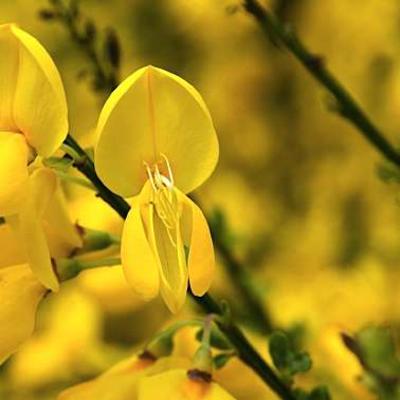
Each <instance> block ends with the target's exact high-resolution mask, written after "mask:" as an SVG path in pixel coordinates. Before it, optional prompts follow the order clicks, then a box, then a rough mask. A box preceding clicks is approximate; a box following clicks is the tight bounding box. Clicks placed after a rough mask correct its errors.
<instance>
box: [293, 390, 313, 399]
mask: <svg viewBox="0 0 400 400" xmlns="http://www.w3.org/2000/svg"><path fill="white" fill-rule="evenodd" d="M293 394H294V397H295V398H296V400H309V397H308V393H307V392H306V391H305V390H303V389H299V388H296V389H294V390H293Z"/></svg>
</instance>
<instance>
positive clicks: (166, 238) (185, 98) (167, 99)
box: [95, 66, 218, 312]
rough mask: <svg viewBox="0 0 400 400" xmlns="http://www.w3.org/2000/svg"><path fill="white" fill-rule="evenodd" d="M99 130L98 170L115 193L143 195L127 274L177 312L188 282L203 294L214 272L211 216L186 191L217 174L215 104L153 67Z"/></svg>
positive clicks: (130, 83)
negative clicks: (212, 113)
mask: <svg viewBox="0 0 400 400" xmlns="http://www.w3.org/2000/svg"><path fill="white" fill-rule="evenodd" d="M97 134H98V143H97V147H96V151H95V165H96V171H97V173H98V175H99V176H100V178H101V179H102V180H103V181H104V183H105V184H106V185H107V186H108V187H109V188H110V189H111V190H113V191H114V192H116V193H118V194H120V195H122V196H125V197H130V196H134V195H137V196H136V197H135V198H134V200H133V202H132V210H131V211H130V213H129V215H128V217H127V220H126V222H125V225H124V230H123V235H122V246H121V253H122V254H121V255H122V264H123V268H124V273H125V276H126V279H127V280H128V282H129V283H130V284H131V286H132V287H133V288H134V290H135V291H136V292H137V293H138V294H139V295H141V296H142V297H143V298H145V299H151V298H153V297H155V296H156V295H157V294H158V292H159V291H160V292H161V295H162V297H163V299H164V301H165V303H166V304H167V306H168V307H169V309H170V310H171V311H172V312H177V311H178V310H179V309H180V308H181V307H182V305H183V303H184V300H185V296H186V290H187V285H188V280H189V282H190V286H191V289H192V291H193V293H194V294H195V295H198V296H201V295H203V294H204V293H205V292H206V291H207V290H208V288H209V286H210V284H211V280H212V277H213V271H214V251H213V245H212V241H211V236H210V232H209V228H208V225H207V222H206V220H205V217H204V215H203V213H202V212H201V210H200V209H199V208H198V207H197V206H196V205H195V204H194V203H193V202H192V201H191V200H190V199H189V198H188V197H187V196H186V195H185V193H188V192H190V191H192V190H194V189H195V188H197V187H198V186H199V185H201V184H202V183H203V182H204V181H205V180H206V179H207V178H208V177H209V176H210V174H211V173H212V171H213V170H214V168H215V165H216V163H217V160H218V141H217V136H216V133H215V129H214V126H213V123H212V120H211V117H210V114H209V112H208V110H207V107H206V105H205V103H204V101H203V99H202V98H201V96H200V94H199V93H198V92H197V91H196V89H194V88H193V87H192V86H191V85H190V84H188V83H187V82H186V81H184V80H183V79H181V78H180V77H178V76H176V75H173V74H171V73H169V72H167V71H164V70H161V69H159V68H155V67H151V66H148V67H144V68H142V69H140V70H138V71H136V72H135V73H133V74H132V75H131V76H129V77H128V78H127V79H126V80H125V81H124V82H123V83H122V84H121V85H120V86H119V87H118V88H117V89H116V90H115V91H114V92H113V93H112V94H111V96H110V97H109V99H108V100H107V102H106V104H105V105H104V108H103V110H102V112H101V115H100V118H99V122H98V127H97ZM185 247H187V248H188V249H189V253H188V257H187V260H186V254H185Z"/></svg>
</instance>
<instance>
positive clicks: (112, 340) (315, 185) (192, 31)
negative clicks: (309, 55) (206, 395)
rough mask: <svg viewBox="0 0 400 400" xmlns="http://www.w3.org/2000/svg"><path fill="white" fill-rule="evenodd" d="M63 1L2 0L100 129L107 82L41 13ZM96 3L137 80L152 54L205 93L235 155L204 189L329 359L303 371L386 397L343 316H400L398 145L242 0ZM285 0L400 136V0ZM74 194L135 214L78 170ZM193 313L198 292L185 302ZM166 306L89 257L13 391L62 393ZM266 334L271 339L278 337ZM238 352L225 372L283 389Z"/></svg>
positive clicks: (81, 217)
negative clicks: (393, 166) (265, 30)
mask: <svg viewBox="0 0 400 400" xmlns="http://www.w3.org/2000/svg"><path fill="white" fill-rule="evenodd" d="M47 4H48V3H47V2H46V1H39V0H14V1H12V2H8V1H2V2H0V22H1V23H5V22H16V23H18V24H19V25H20V26H21V27H22V28H23V29H25V30H27V31H28V32H30V33H31V34H33V35H34V36H35V37H37V38H38V39H39V40H40V41H41V43H42V44H43V45H44V46H45V47H46V48H47V49H48V51H49V53H50V54H51V55H52V56H53V58H54V60H55V62H56V64H57V66H58V68H59V70H60V72H61V75H62V78H63V81H64V83H65V88H66V93H67V98H68V103H69V109H70V122H71V133H72V134H73V135H74V136H75V137H76V138H78V139H79V140H80V141H81V143H82V144H84V145H85V146H92V145H93V143H94V138H93V129H94V127H95V124H96V121H97V117H98V113H99V110H100V107H101V105H102V103H103V101H104V96H102V95H101V94H100V95H99V93H96V92H95V91H93V90H92V89H91V87H90V84H89V82H88V80H87V79H82V78H81V79H78V76H79V75H82V71H84V70H86V69H88V68H89V66H88V63H87V59H86V58H85V55H84V54H82V52H81V51H80V50H79V49H78V48H77V47H76V45H75V44H74V43H73V41H71V40H70V38H69V35H68V32H67V31H66V30H65V29H64V28H63V27H62V26H61V25H60V24H59V23H57V22H47V21H43V20H41V19H40V18H39V17H38V11H39V10H40V9H42V8H45V7H46V6H47ZM80 6H81V11H82V13H84V14H85V15H86V16H88V17H90V18H91V19H93V20H94V21H95V23H96V25H97V27H98V28H99V29H105V28H106V27H109V26H112V27H113V28H114V29H115V30H116V32H117V34H118V37H119V39H120V43H121V48H122V68H121V76H120V78H121V79H123V78H124V77H126V76H127V75H128V74H129V73H130V72H132V71H133V70H135V69H137V68H138V67H141V66H143V65H147V64H152V65H155V66H158V67H162V68H164V69H167V70H170V71H172V72H174V73H176V74H178V75H180V76H182V77H183V78H185V79H186V80H188V81H189V82H191V83H192V84H193V85H194V86H195V87H196V88H197V89H198V90H199V91H200V93H202V95H203V97H204V99H205V101H206V103H207V104H208V106H209V109H210V111H211V115H212V117H213V120H214V123H215V126H216V128H217V132H218V135H219V140H220V153H221V154H220V162H219V165H218V167H217V170H216V172H215V173H214V175H213V176H212V178H211V179H210V180H209V181H208V182H207V183H206V184H205V185H204V186H203V187H202V188H201V189H200V190H199V197H200V199H201V203H202V205H203V207H204V208H205V209H206V210H207V211H208V212H209V213H212V212H213V211H214V210H216V209H218V210H220V211H221V212H222V213H223V215H224V216H225V219H226V221H227V223H228V224H229V227H230V232H231V233H232V238H231V241H232V248H233V249H234V251H235V252H236V253H237V255H238V257H240V259H241V260H242V261H243V264H244V265H246V266H247V268H248V270H249V272H250V274H249V275H251V280H252V284H254V286H255V290H257V291H259V292H260V293H261V297H262V298H263V301H264V305H265V308H266V310H268V312H269V313H270V314H271V318H272V321H273V323H274V324H275V325H276V326H279V327H283V328H286V329H289V328H290V327H292V326H295V325H298V326H301V327H302V329H303V331H304V336H303V340H304V342H303V347H304V348H306V349H307V350H309V351H310V352H311V354H312V358H313V360H314V367H313V370H312V372H311V373H310V374H308V375H307V378H305V379H304V382H302V384H304V385H305V386H307V385H310V384H316V383H326V384H327V385H328V386H329V387H330V389H331V392H332V396H333V398H334V399H341V400H350V399H368V398H374V397H373V396H371V395H370V394H367V391H366V390H365V388H364V387H363V386H362V384H361V383H359V382H358V381H357V376H358V375H359V374H360V371H361V368H360V366H359V365H358V363H357V361H356V359H355V358H354V356H352V355H351V354H350V353H349V352H348V351H347V350H346V349H345V348H344V346H343V344H342V343H341V341H340V338H339V333H340V332H348V333H353V332H356V331H357V330H359V329H361V328H363V327H365V326H367V325H369V324H378V323H385V324H386V323H389V324H391V325H392V326H394V327H397V328H398V327H399V326H400V324H399V322H400V297H399V292H400V273H399V271H400V270H399V267H400V229H399V224H400V209H399V205H398V186H397V185H396V183H393V182H389V183H388V182H384V181H383V180H382V179H381V178H380V177H379V176H378V173H377V170H378V164H382V160H381V159H380V157H379V156H378V155H377V153H376V152H375V150H374V149H372V148H371V147H370V146H369V145H368V144H367V143H366V142H365V140H363V138H362V137H361V136H360V135H359V134H358V132H356V131H355V129H354V128H352V127H351V126H350V125H349V124H348V123H346V122H345V121H344V120H341V119H340V118H339V117H338V116H337V115H336V114H335V113H333V112H331V111H329V106H330V104H331V99H330V98H329V96H328V94H327V93H326V92H325V91H324V90H323V89H321V88H320V87H319V86H318V85H317V84H316V83H315V82H314V81H313V80H312V79H311V78H310V76H309V75H308V74H307V72H305V71H304V70H303V69H302V67H301V66H299V64H298V63H297V62H296V61H295V60H294V59H293V57H291V56H290V55H288V54H287V53H286V52H285V51H282V50H281V49H277V48H276V47H274V46H273V45H272V44H271V43H269V42H268V41H267V40H266V38H265V37H264V35H263V34H262V33H261V31H260V28H259V27H258V26H257V24H256V22H255V21H253V19H252V18H250V17H249V16H248V15H246V14H245V12H244V11H242V10H241V9H240V8H239V2H238V1H234V0H219V1H215V0H151V1H150V0H113V1H110V0H108V1H107V0H82V1H81V2H80ZM268 6H270V7H273V8H274V10H275V11H276V12H277V13H278V14H279V15H280V17H281V18H282V19H284V20H285V21H288V22H290V23H291V24H292V25H293V26H294V27H295V29H296V30H297V31H298V33H299V36H300V37H301V38H303V39H304V41H305V43H306V44H307V45H308V46H309V47H310V48H311V49H313V51H315V52H316V53H317V54H320V55H321V56H322V57H323V58H324V60H325V62H326V64H327V65H328V67H329V68H330V69H331V70H332V71H333V72H334V74H335V75H336V76H337V77H339V78H340V80H341V81H342V82H343V83H344V84H345V86H346V87H347V88H348V89H349V90H350V91H351V93H353V94H354V95H355V97H356V98H357V99H358V100H359V102H360V103H361V104H362V105H363V107H364V108H365V109H366V111H367V112H368V114H369V115H370V116H371V117H372V119H373V120H374V121H376V123H377V124H378V126H380V127H382V129H383V131H384V132H386V134H387V135H388V137H389V138H390V140H392V142H394V143H396V142H399V137H398V136H397V132H399V131H400V8H399V7H398V1H397V0H384V1H383V0H363V1H362V0H353V1H348V0H325V1H318V0H275V1H273V2H269V4H268ZM133 112H134V110H133ZM66 193H67V195H68V199H69V201H70V208H71V215H73V217H74V219H75V220H77V221H78V222H79V223H80V224H82V225H84V226H88V227H90V228H97V229H103V230H109V231H112V232H113V233H116V234H118V233H119V232H120V229H121V226H122V223H121V221H120V220H119V219H118V217H117V216H116V215H115V214H114V212H113V211H112V210H109V209H108V208H107V206H106V205H104V204H102V203H101V200H99V199H96V198H94V196H93V194H92V192H86V191H85V190H84V189H82V188H76V187H71V186H68V187H66ZM218 269H219V274H218V278H217V280H216V283H215V285H214V287H213V290H212V292H213V293H215V294H216V296H217V297H226V298H228V299H229V298H230V299H232V306H233V308H234V309H235V308H237V313H238V315H239V316H241V317H242V318H243V321H244V323H246V313H247V311H248V310H247V311H246V310H245V309H241V307H240V304H239V303H238V304H236V301H235V299H236V297H235V296H234V288H233V287H232V285H229V284H227V283H226V282H227V279H225V274H226V272H224V268H223V266H222V265H220V266H219V268H218ZM191 313H192V309H191V307H190V305H188V306H187V308H186V309H185V311H184V312H183V314H182V315H180V316H179V317H181V318H183V317H184V316H185V315H189V314H191ZM166 315H167V313H166V312H165V309H164V305H162V304H161V302H154V303H151V304H143V303H142V302H141V301H139V300H138V299H136V298H135V297H134V296H133V295H132V294H131V292H130V291H129V289H128V288H127V286H126V284H125V283H124V280H123V278H122V273H121V271H120V269H119V268H118V267H115V268H113V269H102V270H100V271H92V272H89V273H85V274H83V275H82V276H81V277H79V278H78V279H75V280H74V281H71V282H68V283H67V284H66V285H65V286H64V287H63V289H62V291H61V294H60V296H54V298H53V296H49V297H48V298H47V299H46V302H45V304H44V306H43V307H42V309H41V314H40V318H39V321H38V329H37V332H36V333H35V335H34V336H33V337H32V339H31V340H30V341H29V342H28V343H26V344H25V345H24V346H23V348H22V349H21V351H20V352H19V353H18V354H17V355H15V356H14V357H13V358H12V359H11V360H10V361H9V362H8V363H7V364H6V365H5V366H3V367H2V369H1V370H0V371H1V372H0V398H1V399H3V398H4V399H7V400H17V399H18V400H19V399H21V400H22V399H24V400H31V399H32V400H33V399H52V398H55V397H54V396H55V393H57V392H58V391H60V390H61V389H62V388H64V387H66V386H69V385H71V384H73V383H76V382H79V381H82V380H83V379H85V378H88V377H92V376H95V375H96V374H98V373H99V372H100V371H102V370H104V369H105V368H106V367H108V366H110V365H112V364H113V363H114V362H115V361H117V360H119V359H120V358H121V357H122V356H124V355H126V354H129V352H130V351H131V349H133V348H135V346H138V345H139V344H140V343H141V342H142V341H143V340H144V339H145V338H146V337H148V336H149V335H151V334H154V333H155V332H156V331H157V329H159V328H160V327H161V326H162V325H163V324H165V323H166V320H165V318H166ZM248 329H249V332H250V333H251V326H248ZM251 334H252V335H254V340H255V342H256V343H257V345H258V348H259V349H260V351H262V352H263V353H265V352H266V350H267V340H266V339H265V338H262V337H260V336H259V335H258V334H256V333H254V332H253V333H251ZM182 340H186V339H184V338H183V339H182ZM237 364H238V363H237V362H236V361H233V362H232V363H231V364H229V365H228V367H227V368H226V370H222V371H221V372H219V374H220V376H219V379H220V380H221V382H223V384H224V386H225V387H226V388H227V389H228V390H231V392H232V394H233V395H236V397H237V398H238V399H243V400H258V399H260V400H263V399H273V398H274V397H273V395H272V394H270V392H269V391H268V390H266V389H264V387H263V385H262V383H261V382H260V381H259V380H258V379H257V378H256V377H255V376H252V375H251V374H250V373H249V372H248V371H245V367H242V366H240V365H237ZM243 371H245V372H243ZM243 373H246V375H244V376H243V375H239V374H243ZM247 375H249V377H248V378H247ZM250 375H251V376H250ZM236 376H243V378H242V379H241V380H240V382H238V380H236V379H235V377H236ZM370 396H371V397H370Z"/></svg>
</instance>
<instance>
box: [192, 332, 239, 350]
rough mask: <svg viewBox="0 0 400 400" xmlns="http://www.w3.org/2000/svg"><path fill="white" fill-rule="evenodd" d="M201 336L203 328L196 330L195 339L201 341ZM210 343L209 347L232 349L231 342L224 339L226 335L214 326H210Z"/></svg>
mask: <svg viewBox="0 0 400 400" xmlns="http://www.w3.org/2000/svg"><path fill="white" fill-rule="evenodd" d="M202 337H203V329H200V330H199V331H197V332H196V339H197V340H198V341H199V342H201V339H202ZM210 344H211V347H214V348H215V349H218V350H231V349H232V345H231V343H230V342H229V341H228V340H227V339H226V337H225V336H224V335H223V334H222V332H221V331H220V330H219V329H217V328H216V327H214V326H213V327H212V328H211V333H210Z"/></svg>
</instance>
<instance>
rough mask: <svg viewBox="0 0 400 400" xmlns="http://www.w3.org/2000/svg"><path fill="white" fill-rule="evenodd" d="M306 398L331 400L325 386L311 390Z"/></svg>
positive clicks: (310, 399)
mask: <svg viewBox="0 0 400 400" xmlns="http://www.w3.org/2000/svg"><path fill="white" fill-rule="evenodd" d="M308 400H331V396H330V394H329V391H328V388H326V387H325V386H318V387H316V388H315V389H313V390H312V391H311V393H310V395H309V396H308Z"/></svg>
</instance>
